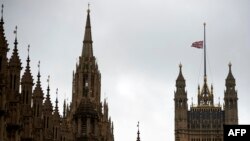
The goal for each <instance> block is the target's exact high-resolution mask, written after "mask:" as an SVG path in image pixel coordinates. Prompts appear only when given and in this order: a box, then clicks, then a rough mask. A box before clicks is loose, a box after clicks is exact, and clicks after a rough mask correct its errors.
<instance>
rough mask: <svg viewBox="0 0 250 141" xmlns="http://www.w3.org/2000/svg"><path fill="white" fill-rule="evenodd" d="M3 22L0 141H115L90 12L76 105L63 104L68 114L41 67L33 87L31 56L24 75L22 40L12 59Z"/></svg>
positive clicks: (0, 24) (78, 67)
mask: <svg viewBox="0 0 250 141" xmlns="http://www.w3.org/2000/svg"><path fill="white" fill-rule="evenodd" d="M8 46H9V45H8V43H7V40H6V37H5V32H4V20H3V12H2V16H1V21H0V141H114V135H113V130H114V128H113V122H112V121H111V118H110V117H109V114H108V110H109V108H108V103H107V101H104V102H103V103H102V102H101V73H100V71H99V69H98V64H97V62H96V59H95V56H94V55H93V47H92V37H91V24H90V10H88V11H87V20H86V27H85V35H84V40H83V48H82V54H81V56H80V57H79V64H77V65H76V70H75V72H74V73H73V84H72V87H73V89H72V90H73V91H72V102H71V103H70V104H66V102H65V101H64V106H63V115H60V113H59V109H58V99H57V98H56V101H55V107H53V106H52V102H51V100H50V87H49V78H48V86H47V90H46V95H45V94H44V91H43V89H42V87H41V85H42V84H41V81H40V78H41V75H40V66H39V71H38V74H37V81H36V83H34V79H33V76H32V74H31V68H30V64H29V63H30V61H31V60H30V58H29V55H28V57H27V60H26V67H25V71H24V73H23V74H21V70H22V62H21V60H20V58H19V55H18V41H17V37H16V38H15V41H14V49H13V51H12V55H11V57H10V58H8V57H7V53H8V51H9V48H8Z"/></svg>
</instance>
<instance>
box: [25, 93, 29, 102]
mask: <svg viewBox="0 0 250 141" xmlns="http://www.w3.org/2000/svg"><path fill="white" fill-rule="evenodd" d="M28 98H29V92H28V91H26V104H28V101H29V100H28Z"/></svg>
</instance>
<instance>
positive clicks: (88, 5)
mask: <svg viewBox="0 0 250 141" xmlns="http://www.w3.org/2000/svg"><path fill="white" fill-rule="evenodd" d="M89 7H90V3H88V10H87V11H88V13H89V12H90V9H89Z"/></svg>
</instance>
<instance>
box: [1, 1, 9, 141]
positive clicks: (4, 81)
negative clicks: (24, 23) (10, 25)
mask: <svg viewBox="0 0 250 141" xmlns="http://www.w3.org/2000/svg"><path fill="white" fill-rule="evenodd" d="M1 14H2V15H1V20H0V140H4V137H5V134H6V130H5V115H6V113H7V110H6V107H5V106H6V102H7V101H6V97H7V93H6V92H7V80H8V79H7V73H8V58H7V53H8V51H9V48H8V43H7V40H6V38H5V33H4V21H3V5H2V11H1Z"/></svg>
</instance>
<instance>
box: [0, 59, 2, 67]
mask: <svg viewBox="0 0 250 141" xmlns="http://www.w3.org/2000/svg"><path fill="white" fill-rule="evenodd" d="M1 70H2V56H0V71H1Z"/></svg>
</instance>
